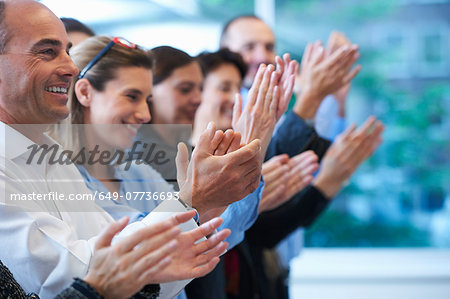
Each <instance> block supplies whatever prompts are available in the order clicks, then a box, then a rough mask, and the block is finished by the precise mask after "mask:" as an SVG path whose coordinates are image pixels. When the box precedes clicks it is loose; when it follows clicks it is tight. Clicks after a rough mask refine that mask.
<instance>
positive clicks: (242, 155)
mask: <svg viewBox="0 0 450 299" xmlns="http://www.w3.org/2000/svg"><path fill="white" fill-rule="evenodd" d="M260 151H261V141H260V140H259V139H255V140H253V141H252V142H250V143H249V144H247V145H244V146H243V147H241V148H240V149H238V150H236V151H234V152H232V153H230V154H228V155H227V156H228V158H229V159H230V163H231V165H242V164H244V163H245V162H247V161H249V160H251V159H253V158H254V157H255V156H256V155H257V154H258V153H259V152H260Z"/></svg>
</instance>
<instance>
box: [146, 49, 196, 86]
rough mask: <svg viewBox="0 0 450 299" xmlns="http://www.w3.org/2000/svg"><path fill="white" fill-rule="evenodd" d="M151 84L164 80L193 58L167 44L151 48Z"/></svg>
mask: <svg viewBox="0 0 450 299" xmlns="http://www.w3.org/2000/svg"><path fill="white" fill-rule="evenodd" d="M149 52H151V53H152V55H153V85H156V84H158V83H161V82H162V81H164V80H166V79H167V78H168V77H170V75H172V73H173V71H174V70H176V69H177V68H180V67H183V66H185V65H188V64H190V63H191V62H193V61H195V59H194V58H193V57H192V56H190V55H189V54H187V53H186V52H183V51H181V50H179V49H175V48H172V47H169V46H161V47H156V48H153V49H152V50H151V51H149Z"/></svg>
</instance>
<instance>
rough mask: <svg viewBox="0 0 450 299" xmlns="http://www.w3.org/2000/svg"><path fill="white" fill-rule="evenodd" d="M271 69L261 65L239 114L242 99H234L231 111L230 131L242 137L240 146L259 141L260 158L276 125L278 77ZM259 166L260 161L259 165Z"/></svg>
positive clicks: (271, 67)
mask: <svg viewBox="0 0 450 299" xmlns="http://www.w3.org/2000/svg"><path fill="white" fill-rule="evenodd" d="M274 69H275V68H274V66H273V65H271V64H269V65H268V66H266V65H264V64H261V65H260V67H259V69H258V72H257V73H256V77H255V80H254V82H253V85H252V87H251V88H250V91H249V93H248V99H247V104H246V105H245V107H244V110H242V98H241V96H240V95H239V94H237V95H236V101H235V104H234V107H233V121H232V123H233V129H234V130H235V131H236V132H239V133H241V135H242V142H243V143H244V144H246V143H249V142H251V141H253V140H255V139H261V147H262V152H263V157H264V154H265V151H266V149H267V146H268V145H269V142H270V139H271V137H272V132H273V129H274V127H275V124H276V121H277V111H278V104H279V100H280V89H279V87H278V86H277V85H278V81H279V79H280V75H281V73H279V72H274ZM261 164H262V161H261Z"/></svg>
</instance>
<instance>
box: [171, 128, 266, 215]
mask: <svg viewBox="0 0 450 299" xmlns="http://www.w3.org/2000/svg"><path fill="white" fill-rule="evenodd" d="M239 145H240V134H239V133H235V132H233V131H232V130H229V131H227V132H226V133H225V134H224V133H223V132H222V131H216V130H215V124H214V123H212V122H211V123H210V125H208V129H206V130H205V131H204V132H203V133H202V135H201V136H200V139H199V141H198V144H197V146H196V147H195V149H194V151H193V153H192V159H191V161H190V162H189V160H188V152H187V148H186V145H184V144H183V143H180V144H179V145H178V153H177V158H176V164H177V179H178V182H179V184H180V198H181V199H182V200H184V201H185V202H187V203H188V204H190V205H191V206H193V207H194V208H196V209H197V210H198V212H199V214H200V219H201V220H202V222H203V221H204V220H205V217H204V215H206V214H205V213H207V212H208V211H209V210H211V209H217V208H224V207H226V206H228V205H229V204H231V203H233V202H235V201H238V200H241V199H242V198H244V197H245V196H247V195H248V194H250V193H251V192H253V191H254V190H255V189H256V188H257V187H258V185H259V180H260V176H261V163H262V155H261V142H260V141H259V139H255V140H253V141H252V142H250V143H249V144H247V145H243V146H241V147H239ZM208 218H210V217H208ZM208 218H207V219H208Z"/></svg>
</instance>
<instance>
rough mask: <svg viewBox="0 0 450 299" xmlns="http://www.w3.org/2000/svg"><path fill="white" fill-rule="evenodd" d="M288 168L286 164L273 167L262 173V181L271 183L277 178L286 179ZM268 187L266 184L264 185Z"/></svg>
mask: <svg viewBox="0 0 450 299" xmlns="http://www.w3.org/2000/svg"><path fill="white" fill-rule="evenodd" d="M289 171H290V168H289V166H288V165H287V164H284V165H280V166H279V167H277V168H275V169H273V170H272V171H270V172H268V173H266V174H264V175H263V176H264V181H265V182H266V183H267V185H271V184H272V183H273V182H276V181H278V180H283V181H284V180H287V179H288V174H289ZM266 187H268V186H266Z"/></svg>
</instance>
